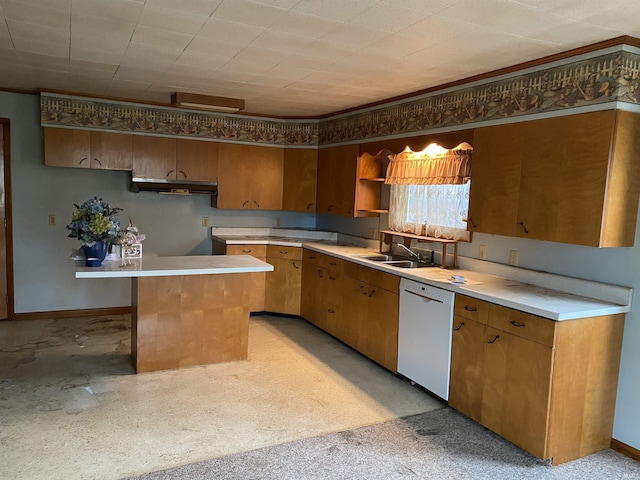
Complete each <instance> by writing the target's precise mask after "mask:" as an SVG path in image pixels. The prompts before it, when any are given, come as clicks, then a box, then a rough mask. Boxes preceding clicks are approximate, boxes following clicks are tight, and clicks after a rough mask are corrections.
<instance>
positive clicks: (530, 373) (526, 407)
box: [481, 327, 554, 458]
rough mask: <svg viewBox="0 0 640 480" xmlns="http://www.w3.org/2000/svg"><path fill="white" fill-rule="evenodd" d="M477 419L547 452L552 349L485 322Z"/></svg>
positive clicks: (527, 446)
mask: <svg viewBox="0 0 640 480" xmlns="http://www.w3.org/2000/svg"><path fill="white" fill-rule="evenodd" d="M485 341H486V349H485V372H484V385H483V391H482V414H481V423H482V425H484V426H485V427H487V428H488V429H490V430H492V431H494V432H495V433H497V434H498V435H500V436H502V437H504V438H506V439H507V440H509V441H511V442H513V443H515V444H516V445H518V446H519V447H521V448H523V449H524V450H527V451H528V452H530V453H532V454H533V455H535V456H537V457H538V458H545V455H546V447H547V428H548V424H549V405H550V391H551V372H552V367H553V356H554V355H553V349H552V348H551V347H548V346H546V345H542V344H540V343H537V342H533V341H531V340H527V339H525V338H521V337H517V336H515V335H511V334H510V333H506V332H503V331H502V330H497V329H495V328H492V327H487V332H486V336H485Z"/></svg>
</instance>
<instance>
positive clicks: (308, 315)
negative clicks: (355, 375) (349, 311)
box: [300, 249, 345, 336]
mask: <svg viewBox="0 0 640 480" xmlns="http://www.w3.org/2000/svg"><path fill="white" fill-rule="evenodd" d="M344 265H345V262H344V261H343V260H340V259H337V258H335V257H332V256H330V255H325V254H322V253H318V252H314V251H312V250H307V249H304V250H303V261H302V292H301V306H300V312H301V315H302V317H303V318H304V319H305V320H308V321H309V322H311V323H313V324H314V325H315V326H317V327H318V328H321V329H322V330H324V331H326V332H327V333H329V334H331V335H333V336H336V333H337V331H338V330H339V329H340V328H341V322H342V318H343V315H342V299H343V289H344V284H343V276H342V271H343V269H344Z"/></svg>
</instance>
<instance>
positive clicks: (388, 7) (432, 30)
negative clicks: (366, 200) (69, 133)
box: [0, 0, 640, 116]
mask: <svg viewBox="0 0 640 480" xmlns="http://www.w3.org/2000/svg"><path fill="white" fill-rule="evenodd" d="M638 18H640V1H638V0H610V1H608V2H603V1H601V0H600V1H595V0H482V1H480V0H429V1H427V0H349V1H345V0H180V1H176V0H0V73H1V74H0V89H1V88H25V89H34V88H35V89H44V90H46V89H54V88H55V89H58V90H63V91H68V92H69V93H74V92H82V93H84V94H94V95H113V96H117V97H119V98H128V99H130V100H132V101H136V100H140V101H158V102H162V103H168V102H169V99H170V96H171V94H172V93H173V92H175V91H176V90H181V91H190V92H194V93H203V94H208V95H221V96H235V97H240V98H245V99H247V108H246V110H247V111H248V112H253V113H261V114H271V115H287V116H292V115H304V116H310V115H323V114H328V113H332V112H334V111H336V110H342V109H345V108H351V107H355V106H358V105H362V104H366V103H369V102H374V101H378V100H382V99H385V98H391V97H394V96H397V95H403V94H406V93H410V92H414V91H418V90H421V89H424V88H429V87H433V86H438V85H442V84H444V83H446V82H450V81H453V80H459V79H462V78H466V77H469V76H472V75H476V74H480V73H483V72H489V71H492V70H496V69H499V68H502V67H507V66H510V65H513V64H516V63H522V62H525V61H528V60H533V59H536V58H540V57H544V56H547V55H551V54H554V53H558V52H562V51H566V50H570V49H572V48H576V47H579V46H584V45H588V44H591V43H595V42H599V41H602V40H607V39H610V38H613V37H617V36H620V35H630V36H635V37H640V22H639V21H638V20H637V19H638Z"/></svg>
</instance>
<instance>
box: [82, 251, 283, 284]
mask: <svg viewBox="0 0 640 480" xmlns="http://www.w3.org/2000/svg"><path fill="white" fill-rule="evenodd" d="M271 271H273V265H270V264H268V263H265V262H263V261H261V260H258V259H257V258H254V257H251V256H249V255H202V256H183V257H158V256H156V255H148V256H143V257H142V258H136V259H131V260H128V261H127V263H125V262H124V261H123V260H106V261H104V262H102V266H100V267H85V266H84V261H78V262H76V278H131V277H166V276H179V275H219V274H226V273H250V272H271Z"/></svg>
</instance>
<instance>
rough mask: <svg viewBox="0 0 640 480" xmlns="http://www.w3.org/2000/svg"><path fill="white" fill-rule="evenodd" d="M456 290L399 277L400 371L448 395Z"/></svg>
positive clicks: (419, 382) (411, 378) (437, 393)
mask: <svg viewBox="0 0 640 480" xmlns="http://www.w3.org/2000/svg"><path fill="white" fill-rule="evenodd" d="M453 299H454V293H453V292H450V291H448V290H444V289H442V288H437V287H432V286H430V285H425V284H422V283H419V282H415V281H413V280H408V279H406V278H403V279H401V281H400V324H399V326H398V373H400V374H402V375H404V376H405V377H407V378H409V379H410V380H412V381H414V382H415V383H417V384H418V385H421V386H422V387H424V388H426V389H427V390H429V391H431V392H433V393H434V394H436V395H437V396H439V397H440V398H442V399H444V400H448V399H449V370H450V367H451V335H452V331H451V329H452V326H453Z"/></svg>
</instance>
